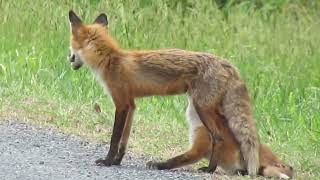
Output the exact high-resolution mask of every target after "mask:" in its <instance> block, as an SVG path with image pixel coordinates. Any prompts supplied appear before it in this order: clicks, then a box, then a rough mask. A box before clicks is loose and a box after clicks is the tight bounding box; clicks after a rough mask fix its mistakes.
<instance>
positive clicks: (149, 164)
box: [146, 161, 167, 170]
mask: <svg viewBox="0 0 320 180" xmlns="http://www.w3.org/2000/svg"><path fill="white" fill-rule="evenodd" d="M146 167H147V168H148V169H157V170H163V169H167V168H166V167H165V164H164V163H161V162H154V161H149V162H147V163H146Z"/></svg>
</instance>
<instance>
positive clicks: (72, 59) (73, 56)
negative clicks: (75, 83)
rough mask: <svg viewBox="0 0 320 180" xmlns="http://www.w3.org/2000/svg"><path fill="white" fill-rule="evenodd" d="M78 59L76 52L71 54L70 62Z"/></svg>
mask: <svg viewBox="0 0 320 180" xmlns="http://www.w3.org/2000/svg"><path fill="white" fill-rule="evenodd" d="M75 59H76V56H75V55H74V54H71V55H70V62H74V61H75Z"/></svg>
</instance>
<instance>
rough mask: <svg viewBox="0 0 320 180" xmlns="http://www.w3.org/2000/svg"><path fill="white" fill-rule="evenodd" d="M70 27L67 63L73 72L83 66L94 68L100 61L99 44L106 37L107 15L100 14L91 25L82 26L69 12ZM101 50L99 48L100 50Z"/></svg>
mask: <svg viewBox="0 0 320 180" xmlns="http://www.w3.org/2000/svg"><path fill="white" fill-rule="evenodd" d="M69 21H70V27H71V41H70V44H71V45H70V53H69V61H70V63H71V66H72V68H73V69H74V70H77V69H79V68H80V67H81V66H82V65H83V64H87V65H89V66H95V65H96V64H99V62H98V61H101V57H99V47H98V46H99V44H100V45H101V44H103V42H101V41H103V40H105V38H106V37H107V34H108V32H107V26H108V19H107V15H105V14H103V13H102V14H100V15H99V16H98V17H97V18H96V20H95V21H94V23H93V24H84V23H83V22H82V20H81V19H80V18H79V17H78V16H77V15H76V14H75V13H74V12H73V11H72V10H70V11H69ZM100 49H101V48H100Z"/></svg>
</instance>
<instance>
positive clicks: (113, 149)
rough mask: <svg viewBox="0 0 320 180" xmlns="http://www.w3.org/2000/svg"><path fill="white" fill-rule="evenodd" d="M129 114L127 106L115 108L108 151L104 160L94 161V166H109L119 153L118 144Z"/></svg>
mask: <svg viewBox="0 0 320 180" xmlns="http://www.w3.org/2000/svg"><path fill="white" fill-rule="evenodd" d="M128 112H129V106H127V105H126V106H125V107H124V108H121V109H119V108H117V109H116V113H115V122H114V125H113V131H112V136H111V142H110V149H109V152H108V154H107V157H106V158H100V159H98V160H96V164H97V165H99V166H111V165H112V164H113V161H114V158H115V156H116V155H117V153H118V152H119V143H120V139H121V136H122V133H123V129H124V126H125V123H126V118H127V115H128Z"/></svg>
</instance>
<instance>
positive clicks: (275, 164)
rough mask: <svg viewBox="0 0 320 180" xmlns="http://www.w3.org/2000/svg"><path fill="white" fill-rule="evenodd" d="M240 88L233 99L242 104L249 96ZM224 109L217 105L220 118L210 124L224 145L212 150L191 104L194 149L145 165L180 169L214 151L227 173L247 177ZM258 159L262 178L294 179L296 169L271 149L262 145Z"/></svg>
mask: <svg viewBox="0 0 320 180" xmlns="http://www.w3.org/2000/svg"><path fill="white" fill-rule="evenodd" d="M236 86H237V85H236ZM238 87H239V88H235V89H238V90H237V91H238V93H237V94H238V95H239V96H238V97H234V98H235V99H237V100H240V101H241V99H247V97H242V95H244V96H246V93H241V91H242V92H244V89H243V88H242V87H241V84H239V85H238ZM221 106H223V104H221V105H220V106H217V109H216V111H217V116H215V117H213V118H214V119H212V120H211V121H210V122H211V123H214V125H215V126H216V127H217V130H218V132H219V134H220V135H221V136H222V138H223V141H222V142H220V143H218V144H214V146H213V149H212V146H211V143H212V141H211V139H210V136H209V134H208V131H207V129H206V128H205V127H204V126H203V125H202V123H201V121H200V119H199V116H198V115H197V113H196V111H195V108H194V107H193V105H192V103H190V101H189V106H188V109H187V117H188V120H189V125H190V139H189V140H190V143H191V149H190V150H188V151H187V152H186V153H184V154H182V155H179V156H176V157H174V158H171V159H169V160H167V161H164V162H153V161H150V162H148V163H147V164H146V165H147V167H148V168H150V169H159V170H162V169H173V168H178V167H181V166H184V165H187V164H191V163H195V162H197V161H199V160H201V159H202V158H207V159H208V158H210V156H211V154H212V152H213V155H214V156H215V159H216V161H217V164H218V166H219V167H221V169H222V170H224V172H225V173H226V174H230V175H237V174H241V175H245V174H248V171H247V169H246V164H245V162H244V159H243V155H242V154H241V150H240V145H239V143H238V142H237V140H236V138H235V136H234V135H233V133H232V132H231V129H230V128H229V126H228V122H227V121H228V120H227V119H226V117H225V116H224V115H223V113H225V112H221V110H219V108H222V107H221ZM259 157H260V167H259V171H258V174H259V175H262V176H266V177H275V178H283V179H289V178H292V177H293V168H292V167H291V166H288V165H286V164H284V163H283V162H282V161H281V160H279V159H278V158H277V157H276V156H275V155H274V154H273V152H272V151H271V149H270V148H269V147H267V146H266V145H264V144H259ZM200 169H201V170H203V169H206V167H204V168H200Z"/></svg>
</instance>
